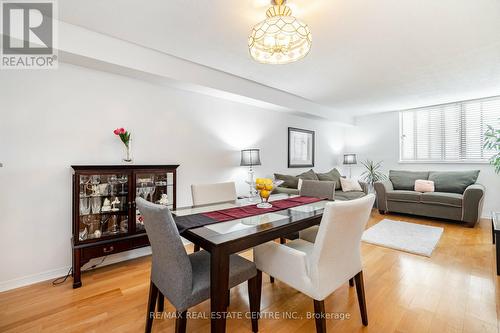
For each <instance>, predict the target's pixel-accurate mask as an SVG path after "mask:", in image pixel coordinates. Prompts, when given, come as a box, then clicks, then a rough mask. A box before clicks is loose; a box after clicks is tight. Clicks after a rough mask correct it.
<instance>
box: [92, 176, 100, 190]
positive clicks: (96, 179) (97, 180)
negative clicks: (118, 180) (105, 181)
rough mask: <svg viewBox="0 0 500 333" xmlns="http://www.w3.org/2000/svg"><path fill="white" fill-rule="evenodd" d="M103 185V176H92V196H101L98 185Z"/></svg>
mask: <svg viewBox="0 0 500 333" xmlns="http://www.w3.org/2000/svg"><path fill="white" fill-rule="evenodd" d="M100 183H101V176H99V175H92V176H90V184H91V185H92V195H99V188H98V187H97V185H99V184H100Z"/></svg>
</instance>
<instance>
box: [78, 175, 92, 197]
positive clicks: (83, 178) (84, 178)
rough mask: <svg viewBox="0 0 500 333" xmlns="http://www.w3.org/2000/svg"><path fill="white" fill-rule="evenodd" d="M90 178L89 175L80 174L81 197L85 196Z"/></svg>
mask: <svg viewBox="0 0 500 333" xmlns="http://www.w3.org/2000/svg"><path fill="white" fill-rule="evenodd" d="M89 179H90V178H89V176H86V175H81V176H80V197H84V196H85V192H86V189H87V184H88V182H89Z"/></svg>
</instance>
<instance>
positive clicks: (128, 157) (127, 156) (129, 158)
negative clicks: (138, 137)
mask: <svg viewBox="0 0 500 333" xmlns="http://www.w3.org/2000/svg"><path fill="white" fill-rule="evenodd" d="M123 162H127V163H131V162H132V149H131V147H130V141H129V143H128V144H126V145H125V158H124V159H123Z"/></svg>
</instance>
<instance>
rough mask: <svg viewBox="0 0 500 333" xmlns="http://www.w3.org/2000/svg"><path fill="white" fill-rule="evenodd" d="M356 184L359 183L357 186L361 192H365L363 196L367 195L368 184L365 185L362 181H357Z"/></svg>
mask: <svg viewBox="0 0 500 333" xmlns="http://www.w3.org/2000/svg"><path fill="white" fill-rule="evenodd" d="M358 183H359V186H361V189H362V190H363V192H365V194H368V183H365V182H362V181H358Z"/></svg>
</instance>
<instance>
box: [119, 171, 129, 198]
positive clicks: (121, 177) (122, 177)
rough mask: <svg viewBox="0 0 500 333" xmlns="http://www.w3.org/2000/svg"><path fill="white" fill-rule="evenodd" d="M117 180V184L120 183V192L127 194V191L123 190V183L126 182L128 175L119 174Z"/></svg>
mask: <svg viewBox="0 0 500 333" xmlns="http://www.w3.org/2000/svg"><path fill="white" fill-rule="evenodd" d="M117 181H118V183H119V184H122V190H121V192H120V194H127V192H125V184H126V183H127V182H128V177H127V176H126V175H121V176H120V177H118V179H117Z"/></svg>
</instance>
